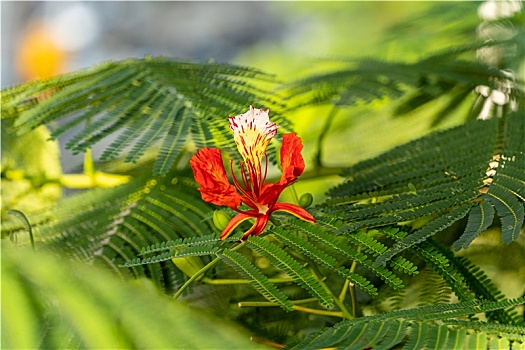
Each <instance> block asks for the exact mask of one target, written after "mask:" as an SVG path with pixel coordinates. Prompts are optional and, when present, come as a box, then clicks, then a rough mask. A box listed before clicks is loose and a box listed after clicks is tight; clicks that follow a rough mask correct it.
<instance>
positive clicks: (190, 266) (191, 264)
mask: <svg viewBox="0 0 525 350" xmlns="http://www.w3.org/2000/svg"><path fill="white" fill-rule="evenodd" d="M171 261H173V263H174V264H175V266H177V267H178V268H179V270H181V271H182V272H184V273H185V274H186V275H188V276H189V277H191V276H193V275H194V274H196V273H197V272H198V271H199V270H200V269H202V268H203V267H204V263H203V262H202V260H201V258H200V257H198V256H185V257H183V258H173V259H171ZM202 277H204V274H203V275H202V276H200V277H199V278H198V279H197V280H199V279H200V278H202Z"/></svg>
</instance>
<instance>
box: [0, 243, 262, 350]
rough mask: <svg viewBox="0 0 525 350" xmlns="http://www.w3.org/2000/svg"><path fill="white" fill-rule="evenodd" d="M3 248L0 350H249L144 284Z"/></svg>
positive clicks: (231, 330)
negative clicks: (0, 334) (139, 349)
mask: <svg viewBox="0 0 525 350" xmlns="http://www.w3.org/2000/svg"><path fill="white" fill-rule="evenodd" d="M5 245H6V244H5V243H4V246H5ZM3 248H4V249H3V252H2V282H3V283H2V348H4V349H58V348H67V349H86V348H90V349H108V348H111V349H131V348H133V349H137V348H164V349H168V348H174V347H175V348H192V349H203V348H217V347H219V348H228V349H235V348H237V349H246V348H248V347H249V348H256V344H254V343H252V342H250V341H249V340H248V336H247V335H242V332H241V331H240V329H238V328H235V327H234V326H233V325H230V324H226V323H225V322H224V320H219V319H218V318H215V317H211V316H210V315H204V314H202V313H200V312H199V311H197V310H195V309H191V308H189V307H187V306H186V305H182V304H180V303H175V302H173V301H172V300H169V299H167V298H166V297H165V296H164V295H162V294H161V293H159V292H158V291H157V290H156V289H155V288H154V287H153V285H152V284H151V282H150V281H148V280H145V279H140V280H137V281H125V282H124V281H122V280H121V279H120V278H118V277H116V276H115V275H112V274H109V273H108V272H107V271H102V270H100V269H95V268H93V267H90V266H86V264H81V263H68V264H64V258H63V257H58V256H56V255H54V254H49V253H48V252H47V253H46V252H45V251H44V250H38V251H30V250H28V249H14V247H9V248H6V247H3ZM219 324H220V327H219V326H218V325H219ZM202 334H206V336H205V337H203V336H201V335H202Z"/></svg>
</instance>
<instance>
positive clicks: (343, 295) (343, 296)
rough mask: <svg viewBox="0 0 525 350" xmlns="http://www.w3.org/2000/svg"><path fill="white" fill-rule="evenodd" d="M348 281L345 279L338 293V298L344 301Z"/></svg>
mask: <svg viewBox="0 0 525 350" xmlns="http://www.w3.org/2000/svg"><path fill="white" fill-rule="evenodd" d="M349 283H350V282H349V281H348V280H345V283H343V288H341V293H339V300H341V302H344V301H345V298H346V292H347V291H348V286H349Z"/></svg>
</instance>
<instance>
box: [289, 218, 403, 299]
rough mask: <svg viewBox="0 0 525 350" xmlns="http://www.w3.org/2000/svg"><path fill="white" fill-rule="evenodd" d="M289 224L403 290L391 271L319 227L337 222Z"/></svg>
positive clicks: (298, 222)
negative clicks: (376, 264)
mask: <svg viewBox="0 0 525 350" xmlns="http://www.w3.org/2000/svg"><path fill="white" fill-rule="evenodd" d="M289 224H290V225H292V226H293V227H295V228H297V229H299V230H300V231H301V232H303V233H305V234H306V235H307V236H308V237H310V238H311V239H313V240H315V241H316V242H318V243H320V244H322V245H323V246H325V247H327V248H329V249H331V250H333V251H335V252H337V253H338V254H341V255H342V256H344V257H347V258H348V259H351V260H355V261H357V262H359V263H360V264H362V265H363V266H365V267H366V268H367V269H369V270H370V271H372V273H374V274H375V275H376V276H377V277H379V278H381V279H382V280H383V281H385V283H387V284H388V285H390V286H391V287H392V288H394V289H401V288H403V281H402V280H401V279H400V278H399V277H397V276H396V275H395V274H394V273H393V272H392V271H390V270H388V269H386V268H384V267H382V266H375V265H374V264H373V262H372V260H370V259H369V258H368V257H367V256H366V255H364V254H363V253H360V252H358V251H356V250H355V249H354V248H352V247H351V246H350V245H349V244H347V243H346V242H344V240H343V239H342V238H341V237H337V236H336V235H334V234H333V233H328V232H325V231H324V230H323V228H322V227H321V225H334V224H335V225H336V226H337V227H338V226H339V224H340V223H339V222H338V221H333V220H331V221H321V220H319V221H318V222H317V224H318V225H315V226H314V225H311V224H309V223H305V222H304V221H300V220H290V221H289Z"/></svg>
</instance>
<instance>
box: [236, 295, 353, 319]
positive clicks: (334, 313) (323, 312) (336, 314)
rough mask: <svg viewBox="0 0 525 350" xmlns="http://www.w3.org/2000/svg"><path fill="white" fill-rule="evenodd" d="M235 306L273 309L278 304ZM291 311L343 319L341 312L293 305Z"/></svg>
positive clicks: (247, 302)
mask: <svg viewBox="0 0 525 350" xmlns="http://www.w3.org/2000/svg"><path fill="white" fill-rule="evenodd" d="M315 300H316V299H315ZM237 305H238V306H239V307H274V306H279V305H278V304H276V303H272V302H271V301H244V302H239V303H238V304H237ZM293 309H294V310H295V311H300V312H306V313H309V314H314V315H323V316H334V317H340V318H345V316H344V313H343V312H341V311H328V310H319V309H312V308H310V307H303V306H299V305H293Z"/></svg>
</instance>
